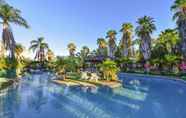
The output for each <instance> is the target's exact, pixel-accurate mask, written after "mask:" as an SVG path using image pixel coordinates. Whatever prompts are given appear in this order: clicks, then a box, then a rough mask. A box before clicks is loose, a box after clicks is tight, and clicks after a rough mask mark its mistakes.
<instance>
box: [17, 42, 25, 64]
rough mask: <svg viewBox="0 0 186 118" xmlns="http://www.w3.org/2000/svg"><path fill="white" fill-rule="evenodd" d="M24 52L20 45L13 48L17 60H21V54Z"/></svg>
mask: <svg viewBox="0 0 186 118" xmlns="http://www.w3.org/2000/svg"><path fill="white" fill-rule="evenodd" d="M23 51H24V47H23V46H22V45H21V44H16V47H15V55H16V58H17V59H18V60H21V61H22V60H23V55H22V53H23Z"/></svg>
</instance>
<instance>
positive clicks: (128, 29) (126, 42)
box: [120, 23, 133, 57]
mask: <svg viewBox="0 0 186 118" xmlns="http://www.w3.org/2000/svg"><path fill="white" fill-rule="evenodd" d="M120 31H121V32H122V33H123V36H122V39H121V42H120V46H121V49H122V56H125V57H129V56H131V55H132V50H131V48H132V47H131V45H132V32H133V25H132V24H131V23H124V24H123V25H122V28H121V30H120Z"/></svg>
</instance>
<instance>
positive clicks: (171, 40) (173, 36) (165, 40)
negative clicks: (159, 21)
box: [158, 29, 180, 54]
mask: <svg viewBox="0 0 186 118" xmlns="http://www.w3.org/2000/svg"><path fill="white" fill-rule="evenodd" d="M158 43H162V44H164V45H165V47H166V49H167V51H168V53H169V54H176V53H178V49H177V47H178V44H179V43H180V38H179V34H178V32H177V31H176V30H175V29H166V30H165V31H163V32H161V34H160V35H159V38H158Z"/></svg>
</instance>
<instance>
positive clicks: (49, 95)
mask: <svg viewBox="0 0 186 118" xmlns="http://www.w3.org/2000/svg"><path fill="white" fill-rule="evenodd" d="M52 77H53V75H52V74H49V73H41V74H33V75H27V76H25V77H24V78H23V80H22V81H21V83H20V84H17V85H14V86H13V87H10V88H9V89H6V90H2V91H1V92H0V118H186V85H185V84H184V83H183V82H180V81H173V80H167V79H159V78H157V77H145V76H135V75H132V74H119V78H120V79H122V80H123V83H124V84H123V87H121V88H117V89H114V90H111V89H108V88H105V87H101V88H99V89H95V90H89V89H87V88H77V87H76V88H69V87H64V86H59V85H56V84H53V83H51V82H50V80H51V79H52Z"/></svg>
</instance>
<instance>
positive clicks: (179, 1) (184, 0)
mask: <svg viewBox="0 0 186 118" xmlns="http://www.w3.org/2000/svg"><path fill="white" fill-rule="evenodd" d="M171 10H172V11H173V12H174V16H173V20H176V23H177V26H178V31H179V35H180V38H181V51H182V55H183V57H184V61H186V0H175V2H174V4H173V5H172V7H171Z"/></svg>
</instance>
